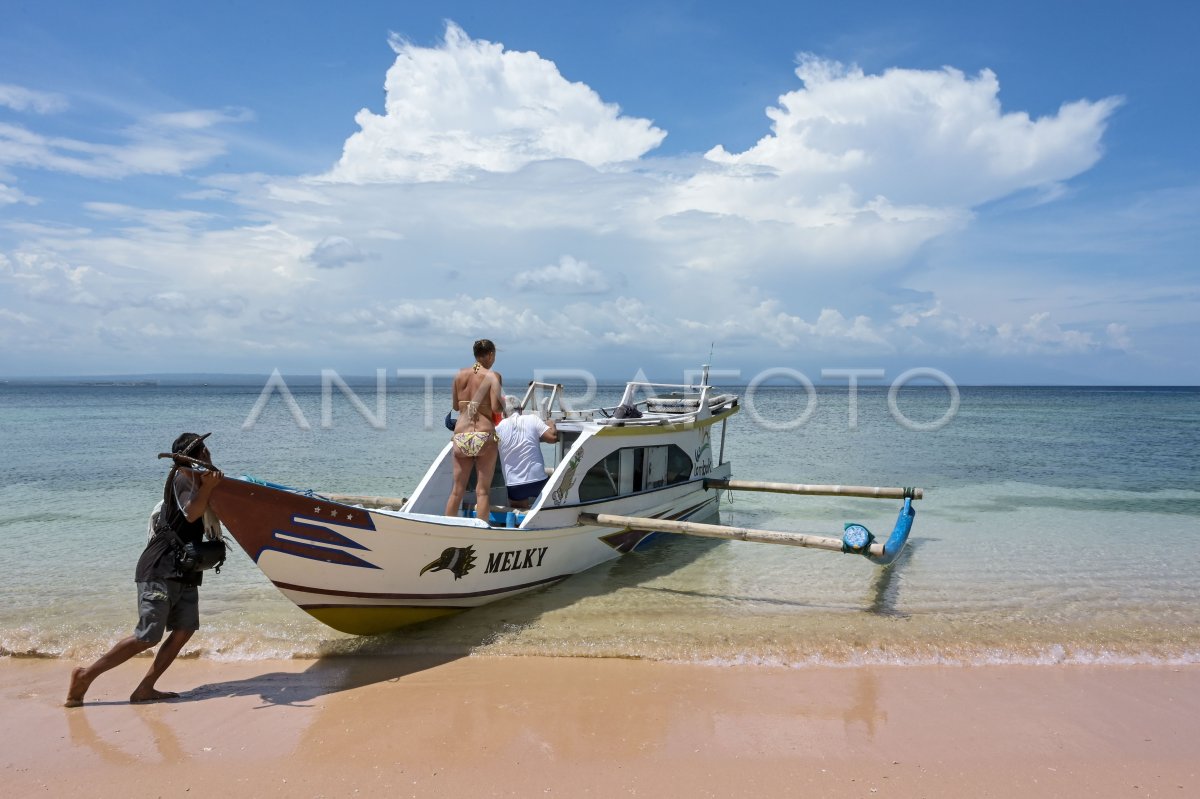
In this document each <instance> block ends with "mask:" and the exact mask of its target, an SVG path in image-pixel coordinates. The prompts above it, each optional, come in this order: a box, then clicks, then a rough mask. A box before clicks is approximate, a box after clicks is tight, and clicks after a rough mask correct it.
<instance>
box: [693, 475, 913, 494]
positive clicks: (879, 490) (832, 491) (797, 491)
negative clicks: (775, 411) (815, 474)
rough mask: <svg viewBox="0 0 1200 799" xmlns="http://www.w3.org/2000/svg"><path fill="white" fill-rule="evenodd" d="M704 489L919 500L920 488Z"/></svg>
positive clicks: (716, 483) (717, 483) (748, 483)
mask: <svg viewBox="0 0 1200 799" xmlns="http://www.w3.org/2000/svg"><path fill="white" fill-rule="evenodd" d="M704 487H705V488H726V489H729V490H731V491H769V492H772V493H775V494H811V495H817V496H828V497H868V498H871V499H909V498H911V499H921V498H922V497H923V496H925V491H924V489H920V488H881V487H877V486H843V485H805V484H804V483H763V482H759V481H756V480H720V479H716V478H713V479H706V480H705V481H704Z"/></svg>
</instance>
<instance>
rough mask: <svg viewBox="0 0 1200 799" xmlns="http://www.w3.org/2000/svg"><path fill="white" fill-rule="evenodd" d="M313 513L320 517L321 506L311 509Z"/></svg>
mask: <svg viewBox="0 0 1200 799" xmlns="http://www.w3.org/2000/svg"><path fill="white" fill-rule="evenodd" d="M313 513H315V514H317V515H318V516H320V515H321V506H320V505H318V506H317V507H315V508H313Z"/></svg>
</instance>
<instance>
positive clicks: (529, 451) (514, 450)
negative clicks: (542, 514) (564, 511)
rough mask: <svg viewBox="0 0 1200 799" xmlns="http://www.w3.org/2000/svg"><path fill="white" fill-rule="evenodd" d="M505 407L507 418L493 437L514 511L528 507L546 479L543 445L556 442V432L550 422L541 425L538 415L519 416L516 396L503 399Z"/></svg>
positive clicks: (499, 425)
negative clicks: (496, 443) (496, 444)
mask: <svg viewBox="0 0 1200 799" xmlns="http://www.w3.org/2000/svg"><path fill="white" fill-rule="evenodd" d="M505 405H506V406H507V409H510V411H509V416H508V417H507V418H505V419H504V421H502V422H500V424H498V425H496V435H498V436H500V463H501V465H502V466H503V467H504V482H505V483H507V484H508V503H509V505H511V506H512V507H514V508H528V507H529V506H530V505H531V504H532V502H533V500H534V499H535V498H536V497H537V495H538V494H540V493H541V492H542V488H543V487H544V486H545V485H546V481H547V480H548V479H549V477H548V476H547V475H546V461H545V460H544V459H543V458H542V442H545V443H547V444H553V443H554V442H556V441H558V430H557V429H556V428H555V427H554V420H553V419H550V420H548V421H545V422H543V421H542V420H541V419H539V418H538V416H537V414H532V413H531V414H522V413H521V408H520V406H518V405H517V400H516V397H512V396H509V397H505Z"/></svg>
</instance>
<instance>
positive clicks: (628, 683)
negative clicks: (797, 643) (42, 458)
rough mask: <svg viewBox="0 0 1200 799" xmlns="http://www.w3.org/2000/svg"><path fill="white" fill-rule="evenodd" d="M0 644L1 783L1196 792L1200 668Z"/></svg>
mask: <svg viewBox="0 0 1200 799" xmlns="http://www.w3.org/2000/svg"><path fill="white" fill-rule="evenodd" d="M148 663H149V661H147V660H146V659H144V658H136V659H135V660H134V661H132V662H130V663H127V664H125V665H123V666H121V667H119V668H117V669H116V670H114V671H112V672H109V673H107V674H104V675H102V676H101V677H100V678H99V679H98V680H97V681H96V683H95V684H94V685H93V686H92V689H91V691H90V692H89V693H88V696H87V702H86V704H85V705H84V706H83V707H82V708H75V709H66V708H63V707H62V702H63V699H64V698H65V695H66V687H67V679H68V676H69V673H70V670H71V667H72V665H74V664H71V663H68V662H66V661H60V660H12V659H8V660H0V719H2V720H3V727H2V729H3V733H2V734H3V746H2V747H0V795H4V796H30V795H34V794H38V795H66V794H69V793H74V794H78V795H84V796H89V797H91V796H100V797H107V796H112V797H127V796H134V795H136V796H197V795H201V796H212V795H218V793H224V794H226V795H237V796H247V795H266V796H283V795H287V796H351V795H356V794H357V795H360V796H363V795H366V796H384V795H387V796H472V797H473V796H522V797H526V796H534V795H537V796H567V797H574V796H597V797H609V796H618V795H622V796H624V795H641V796H656V797H664V796H686V797H695V796H720V797H727V796H756V797H765V796H800V795H803V796H823V797H859V796H861V797H877V796H893V797H924V796H927V797H940V796H945V797H961V796H972V797H984V796H994V797H1013V796H1019V797H1021V799H1029V798H1030V797H1051V796H1061V797H1081V796H1089V797H1110V796H1111V797H1127V796H1128V797H1134V796H1163V797H1165V796H1170V797H1188V796H1196V795H1200V778H1198V774H1200V755H1198V754H1197V751H1198V748H1200V746H1198V743H1197V742H1198V741H1200V667H1197V666H1186V667H1166V666H1158V667H1116V666H1094V667H1077V666H1027V667H1022V666H994V667H993V666H986V667H945V668H936V667H894V668H891V667H869V668H868V667H864V668H806V669H777V668H760V667H752V666H743V667H733V668H731V667H708V666H696V665H677V664H669V663H651V662H644V661H630V660H611V659H579V658H571V659H565V658H564V659H551V658H501V657H468V658H459V659H449V660H441V661H438V660H419V659H406V658H331V659H325V660H319V661H302V660H291V661H245V662H235V663H214V662H211V661H201V660H183V661H180V662H177V663H176V664H175V665H174V666H172V667H171V669H170V670H169V671H168V672H167V674H166V676H165V677H164V678H163V679H162V680H161V681H160V683H159V687H160V688H162V689H167V690H177V691H181V692H184V694H183V696H182V697H181V698H180V699H179V700H174V701H170V702H164V703H159V704H152V705H137V706H133V705H130V704H129V703H128V701H127V700H128V696H129V693H130V692H131V691H132V690H133V687H134V686H135V685H136V684H137V681H138V679H139V678H140V677H141V675H142V673H143V672H144V670H145V669H146V667H147V666H148Z"/></svg>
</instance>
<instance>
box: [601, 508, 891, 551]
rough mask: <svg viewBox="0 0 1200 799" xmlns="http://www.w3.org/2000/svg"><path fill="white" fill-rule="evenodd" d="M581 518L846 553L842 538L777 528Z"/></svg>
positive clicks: (873, 546)
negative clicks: (758, 528)
mask: <svg viewBox="0 0 1200 799" xmlns="http://www.w3.org/2000/svg"><path fill="white" fill-rule="evenodd" d="M579 521H581V522H583V523H584V524H599V525H602V526H605V527H621V528H624V529H626V530H651V531H653V532H657V533H679V534H682V535H694V536H699V537H701V538H724V539H729V540H734V541H751V542H754V543H758V544H787V545H789V546H794V547H811V548H814V549H827V550H829V551H831V552H845V551H846V550H845V545H844V543H843V541H842V539H840V538H833V537H831V536H824V535H811V534H809V533H784V532H780V531H778V530H756V529H754V528H751V527H731V526H729V525H724V524H701V523H699V522H678V521H673V520H671V519H652V518H649V517H644V516H618V515H616V514H613V513H581V514H579ZM861 554H864V555H868V556H875V557H877V558H881V557H883V555H884V545H883V544H879V543H874V542H872V543H871V544H870V546H869V549H867V550H866V551H864V552H862V553H861Z"/></svg>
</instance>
